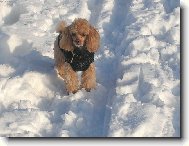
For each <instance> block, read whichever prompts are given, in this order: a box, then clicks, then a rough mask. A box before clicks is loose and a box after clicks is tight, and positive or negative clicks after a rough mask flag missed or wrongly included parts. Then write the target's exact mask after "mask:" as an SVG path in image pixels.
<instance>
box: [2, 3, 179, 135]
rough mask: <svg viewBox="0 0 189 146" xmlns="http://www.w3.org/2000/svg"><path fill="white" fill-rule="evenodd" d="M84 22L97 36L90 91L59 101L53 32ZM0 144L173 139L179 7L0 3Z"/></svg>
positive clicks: (61, 94)
mask: <svg viewBox="0 0 189 146" xmlns="http://www.w3.org/2000/svg"><path fill="white" fill-rule="evenodd" d="M78 17H80V18H86V19H87V20H88V21H89V22H90V23H91V24H92V25H93V26H95V27H96V28H97V29H98V30H99V33H100V36H101V45H100V50H99V51H98V53H96V55H95V64H96V71H97V88H96V90H92V91H91V92H86V91H85V90H84V89H82V90H80V91H79V92H77V93H76V94H70V95H67V94H66V90H65V85H64V81H63V80H62V79H61V78H60V77H58V76H57V74H56V72H55V70H54V58H53V45H54V41H55V38H56V37H57V35H58V34H57V33H56V32H55V28H56V25H57V23H58V22H59V21H61V20H65V21H66V22H67V23H68V24H70V23H71V22H72V21H73V20H74V19H75V18H78ZM0 136H1V137H179V136H180V1H179V0H174V1H173V0H54V1H53V0H24V1H23V0H12V1H1V2H0Z"/></svg>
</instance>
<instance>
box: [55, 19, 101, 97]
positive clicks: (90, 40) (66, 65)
mask: <svg viewBox="0 0 189 146" xmlns="http://www.w3.org/2000/svg"><path fill="white" fill-rule="evenodd" d="M56 32H57V33H59V36H58V37H57V38H56V40H55V43H54V59H55V68H56V70H57V73H58V74H59V75H60V76H61V77H62V78H63V79H64V81H65V85H66V90H67V92H68V94H69V93H76V92H77V91H78V90H80V89H82V88H84V89H85V90H86V91H88V92H90V91H91V89H95V88H96V71H95V64H94V54H95V52H97V50H98V49H99V47H100V35H99V33H98V31H97V30H96V29H95V28H94V27H93V26H91V25H90V24H89V22H88V21H87V20H86V19H82V18H77V19H75V20H74V21H73V23H72V24H71V25H69V26H66V23H65V22H64V21H62V22H60V23H59V24H58V26H57V28H56ZM78 71H82V75H81V82H80V81H79V78H78V74H77V72H78Z"/></svg>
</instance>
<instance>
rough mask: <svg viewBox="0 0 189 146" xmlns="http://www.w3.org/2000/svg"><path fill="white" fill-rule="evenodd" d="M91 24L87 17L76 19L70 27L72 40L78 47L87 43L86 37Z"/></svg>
mask: <svg viewBox="0 0 189 146" xmlns="http://www.w3.org/2000/svg"><path fill="white" fill-rule="evenodd" d="M89 30H90V25H89V23H88V21H87V20H85V19H81V18H78V19H75V20H74V22H73V23H72V24H71V25H70V27H69V32H70V36H71V38H72V42H73V44H74V45H75V46H76V47H82V46H84V45H85V43H86V38H87V36H88V35H89Z"/></svg>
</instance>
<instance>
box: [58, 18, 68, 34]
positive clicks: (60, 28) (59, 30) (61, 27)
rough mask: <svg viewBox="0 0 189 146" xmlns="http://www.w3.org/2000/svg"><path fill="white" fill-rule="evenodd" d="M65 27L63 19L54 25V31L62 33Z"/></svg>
mask: <svg viewBox="0 0 189 146" xmlns="http://www.w3.org/2000/svg"><path fill="white" fill-rule="evenodd" d="M65 27H66V22H64V21H61V22H59V23H58V25H57V27H56V32H57V33H62V32H63V31H64V29H65Z"/></svg>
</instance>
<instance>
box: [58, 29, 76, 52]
mask: <svg viewBox="0 0 189 146" xmlns="http://www.w3.org/2000/svg"><path fill="white" fill-rule="evenodd" d="M61 34H62V38H61V40H60V47H61V48H62V49H64V50H67V51H73V50H74V48H73V44H72V38H71V36H70V33H69V26H68V27H65V28H64V30H63V31H62V33H61Z"/></svg>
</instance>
